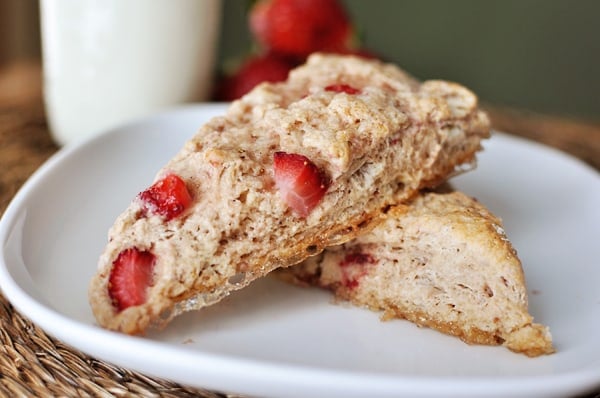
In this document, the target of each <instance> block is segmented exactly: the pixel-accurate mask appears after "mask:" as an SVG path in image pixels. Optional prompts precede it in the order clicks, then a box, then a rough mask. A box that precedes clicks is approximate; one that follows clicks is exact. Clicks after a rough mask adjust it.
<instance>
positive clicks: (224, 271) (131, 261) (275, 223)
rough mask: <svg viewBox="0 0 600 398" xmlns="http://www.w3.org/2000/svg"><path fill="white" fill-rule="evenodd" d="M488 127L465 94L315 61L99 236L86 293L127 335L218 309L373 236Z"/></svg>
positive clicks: (234, 120)
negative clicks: (253, 287)
mask: <svg viewBox="0 0 600 398" xmlns="http://www.w3.org/2000/svg"><path fill="white" fill-rule="evenodd" d="M488 135H489V122H488V119H487V117H486V116H485V114H484V113H483V112H481V111H479V110H478V108H477V98H476V97H475V95H474V94H473V93H471V92H470V91H469V90H467V89H466V88H464V87H462V86H460V85H457V84H454V83H449V82H444V81H427V82H424V83H422V84H421V83H419V82H417V81H416V80H414V79H412V78H411V77H410V76H408V75H407V74H405V73H404V72H402V71H401V70H400V69H398V68H397V67H395V66H393V65H389V64H384V63H381V62H378V61H372V60H364V59H361V58H357V57H352V56H334V55H323V54H315V55H313V56H311V57H310V58H309V60H308V62H307V64H305V65H303V66H301V67H299V68H297V69H295V70H294V71H292V72H291V73H290V76H289V78H288V80H287V81H286V82H283V83H275V84H266V83H265V84H262V85H259V86H258V87H257V88H255V89H254V90H253V91H251V92H250V93H249V94H247V95H246V96H245V97H243V98H242V99H241V100H239V101H236V102H234V103H233V104H232V105H231V106H230V108H229V109H228V111H227V113H226V114H225V115H224V116H222V117H216V118H214V119H212V120H211V121H209V122H208V123H207V124H206V125H204V126H203V127H202V128H201V129H200V131H199V132H198V133H197V134H196V135H195V136H194V137H193V138H192V139H191V140H190V141H188V142H187V143H186V144H185V146H184V147H183V148H182V149H181V151H180V152H179V153H178V154H177V155H176V156H175V157H174V158H173V159H172V160H171V161H169V162H168V164H167V165H165V166H164V167H163V168H162V169H161V170H160V171H159V172H158V174H157V177H156V180H155V183H154V184H153V185H152V187H150V188H148V190H146V191H144V192H142V193H141V194H140V195H138V196H137V197H136V198H135V199H134V200H133V201H132V203H131V204H130V205H129V207H128V208H127V209H126V210H125V212H124V213H122V214H121V215H120V216H119V217H118V218H117V220H116V222H115V224H114V225H113V227H112V228H111V229H110V231H109V239H108V240H109V241H108V244H107V246H106V248H105V250H104V252H103V254H102V255H101V257H100V260H99V265H98V271H97V274H96V275H95V276H94V278H93V279H92V281H91V284H90V290H89V298H90V303H91V306H92V309H93V312H94V315H95V316H96V319H97V321H98V323H99V324H100V325H101V326H103V327H106V328H109V329H114V330H119V331H122V332H125V333H142V332H144V331H145V330H146V329H147V328H148V327H149V326H162V325H164V324H166V322H168V321H169V320H170V319H171V318H172V317H173V316H175V315H177V314H179V313H181V312H183V311H188V310H192V309H198V308H201V307H203V306H207V305H210V304H212V303H215V302H217V301H219V300H220V299H222V298H223V297H225V296H226V295H227V294H229V293H230V292H231V291H232V290H235V289H239V288H241V287H243V286H245V285H247V284H248V283H250V282H251V281H252V280H254V279H256V278H258V277H260V276H263V275H265V274H267V273H268V272H270V271H271V270H273V269H275V268H277V267H286V266H290V265H293V264H296V263H298V262H300V261H301V260H303V259H305V258H306V257H308V256H311V255H314V254H317V253H319V252H321V251H322V250H323V249H324V248H325V247H327V246H330V245H334V244H340V243H343V242H345V241H348V240H350V239H352V238H354V237H355V236H357V235H358V234H360V233H361V231H366V230H368V229H370V228H372V227H373V226H374V225H375V224H376V223H377V222H378V221H379V220H380V219H381V214H382V212H385V211H386V210H387V209H388V208H389V207H390V206H393V205H395V204H398V203H402V202H404V201H406V200H408V199H409V198H410V197H411V196H412V195H414V194H415V193H416V192H417V190H418V189H420V188H423V187H425V186H429V185H435V184H437V183H439V182H441V181H443V180H445V179H446V178H447V177H448V176H449V175H450V174H452V173H454V172H455V171H456V170H457V169H458V168H460V167H461V165H463V164H469V163H471V162H473V161H474V157H475V153H476V152H477V150H478V149H479V148H480V141H481V139H482V138H485V137H487V136H488Z"/></svg>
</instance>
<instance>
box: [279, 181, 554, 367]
mask: <svg viewBox="0 0 600 398" xmlns="http://www.w3.org/2000/svg"><path fill="white" fill-rule="evenodd" d="M394 212H395V211H394V210H392V211H391V212H390V213H391V214H390V215H389V217H388V218H387V219H386V220H385V221H384V222H383V223H381V224H380V225H378V226H377V227H376V228H374V229H373V230H372V231H371V232H369V233H367V234H364V235H362V236H360V237H358V238H357V239H355V240H353V241H351V242H348V243H346V244H344V245H341V246H337V247H332V248H327V249H326V250H325V251H324V252H323V253H321V254H320V255H318V256H315V257H311V258H309V259H307V260H306V261H304V262H303V263H301V264H298V265H296V266H294V267H289V268H286V269H285V270H280V271H278V275H279V276H280V277H282V278H284V279H286V280H288V281H292V282H295V283H298V284H302V285H307V284H308V285H315V286H320V287H324V288H327V289H329V290H331V291H333V292H334V294H335V296H336V298H338V299H340V300H348V301H351V302H352V303H354V304H356V305H358V306H362V307H367V308H369V309H372V310H375V311H382V313H383V315H382V318H383V319H392V318H404V319H408V320H409V321H412V322H414V323H416V324H418V325H420V326H427V327H430V328H433V329H436V330H439V331H441V332H443V333H446V334H450V335H455V336H458V337H460V338H461V339H462V340H463V341H465V342H467V343H470V344H487V345H504V346H505V347H507V348H509V349H510V350H512V351H515V352H518V353H524V354H526V355H528V356H538V355H542V354H550V353H552V352H554V349H553V347H552V337H551V335H550V332H549V330H548V327H546V326H542V325H540V324H537V323H533V318H532V316H531V315H530V314H529V312H528V308H527V306H528V297H527V289H526V285H525V277H524V274H523V270H522V267H521V262H520V260H519V258H518V257H517V253H516V251H515V250H514V248H513V247H512V245H511V243H510V242H509V241H508V239H507V237H506V234H505V233H504V231H503V229H502V224H501V222H500V220H499V219H498V218H497V217H495V216H494V215H493V214H492V213H490V212H489V211H488V210H487V209H486V208H485V207H484V206H482V205H481V204H480V203H478V202H477V201H476V200H474V199H472V198H470V197H468V196H466V195H464V194H462V193H459V192H454V193H425V194H423V195H420V196H418V197H417V198H416V199H415V200H414V201H413V202H412V203H411V204H410V205H409V207H408V211H403V212H400V213H398V212H396V214H393V213H394Z"/></svg>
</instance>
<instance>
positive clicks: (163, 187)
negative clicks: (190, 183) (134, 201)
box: [139, 174, 192, 221]
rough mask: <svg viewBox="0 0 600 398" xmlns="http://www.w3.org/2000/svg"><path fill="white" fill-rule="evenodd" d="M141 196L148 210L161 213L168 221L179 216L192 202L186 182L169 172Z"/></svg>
mask: <svg viewBox="0 0 600 398" xmlns="http://www.w3.org/2000/svg"><path fill="white" fill-rule="evenodd" d="M139 197H140V199H141V200H142V202H143V203H144V206H145V210H146V211H149V212H150V213H152V214H159V215H161V216H163V217H164V218H165V220H167V221H169V220H171V219H173V218H175V217H177V216H178V215H179V214H181V213H182V212H183V211H184V210H185V209H186V208H187V207H188V206H189V205H190V204H191V203H192V196H191V195H190V192H189V191H188V189H187V187H186V186H185V182H184V181H183V180H182V179H181V178H180V177H179V176H177V175H175V174H167V175H166V176H165V177H163V178H162V179H160V180H158V181H157V182H155V183H154V184H153V185H152V186H151V187H150V188H148V189H146V190H145V191H144V192H142V193H140V195H139Z"/></svg>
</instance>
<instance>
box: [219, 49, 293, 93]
mask: <svg viewBox="0 0 600 398" xmlns="http://www.w3.org/2000/svg"><path fill="white" fill-rule="evenodd" d="M294 66H295V64H294V63H292V62H290V61H289V60H287V59H285V58H283V57H279V56H277V55H275V54H272V53H269V54H265V55H261V56H257V57H252V58H249V59H247V60H246V61H245V62H244V63H243V64H242V66H241V67H240V68H239V69H238V70H237V71H236V73H235V74H233V75H232V76H227V77H225V79H224V80H223V81H222V82H221V84H220V86H219V88H218V90H217V99H218V100H220V101H233V100H235V99H238V98H240V97H241V96H242V95H244V94H246V93H247V92H248V91H250V90H252V89H253V88H254V86H256V85H257V84H259V83H262V82H280V81H284V80H285V79H287V76H288V72H289V71H290V70H291V69H292V68H293V67H294Z"/></svg>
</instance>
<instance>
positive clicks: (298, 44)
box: [249, 0, 352, 59]
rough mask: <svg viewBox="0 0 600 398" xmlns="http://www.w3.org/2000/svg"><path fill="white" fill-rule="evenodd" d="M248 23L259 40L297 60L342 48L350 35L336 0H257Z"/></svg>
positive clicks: (349, 25)
mask: <svg viewBox="0 0 600 398" xmlns="http://www.w3.org/2000/svg"><path fill="white" fill-rule="evenodd" d="M249 22H250V31H251V32H252V34H253V35H254V36H255V38H256V39H257V41H258V42H259V43H261V44H262V45H263V46H265V47H266V48H267V49H269V50H271V51H274V52H276V53H279V54H285V55H287V56H293V57H296V58H298V59H303V58H305V57H306V56H308V55H309V54H310V53H313V52H315V51H329V52H339V51H343V50H344V49H346V48H347V46H348V43H349V41H350V39H351V35H352V29H351V24H350V20H349V18H348V16H347V14H346V11H345V9H344V7H343V6H342V4H341V3H340V2H339V1H338V0H259V1H258V2H257V3H255V5H254V6H253V8H252V9H251V10H250V21H249Z"/></svg>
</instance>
